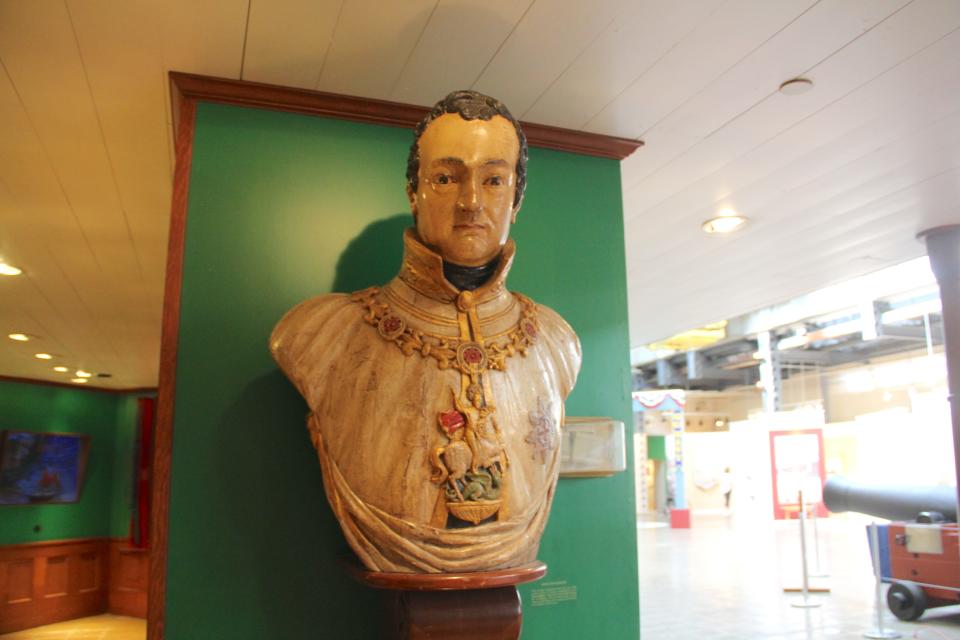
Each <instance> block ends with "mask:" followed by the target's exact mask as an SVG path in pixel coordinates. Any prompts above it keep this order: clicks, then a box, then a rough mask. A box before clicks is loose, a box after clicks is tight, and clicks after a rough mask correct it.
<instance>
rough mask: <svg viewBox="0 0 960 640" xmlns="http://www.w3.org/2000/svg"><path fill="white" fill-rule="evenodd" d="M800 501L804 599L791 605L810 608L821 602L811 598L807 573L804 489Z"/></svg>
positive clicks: (800, 494)
mask: <svg viewBox="0 0 960 640" xmlns="http://www.w3.org/2000/svg"><path fill="white" fill-rule="evenodd" d="M799 501H800V561H801V562H802V563H803V600H802V601H801V602H791V603H790V606H791V607H799V608H804V609H809V608H812V607H819V606H820V603H819V602H813V601H812V600H810V575H809V574H808V573H807V532H806V523H807V504H806V502H805V501H804V499H803V491H802V490H801V491H800V493H799Z"/></svg>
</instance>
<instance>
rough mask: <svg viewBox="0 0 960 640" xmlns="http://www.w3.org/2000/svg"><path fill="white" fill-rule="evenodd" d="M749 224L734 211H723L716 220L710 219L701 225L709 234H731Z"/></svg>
mask: <svg viewBox="0 0 960 640" xmlns="http://www.w3.org/2000/svg"><path fill="white" fill-rule="evenodd" d="M746 223H747V219H746V218H744V217H743V216H741V215H738V214H737V212H736V211H734V210H733V209H723V210H721V211H720V214H719V215H718V216H717V217H715V218H710V219H709V220H707V221H706V222H704V223H703V225H701V228H702V229H703V230H704V231H706V232H707V233H730V232H731V231H736V230H737V229H739V228H740V227H742V226H743V225H745V224H746Z"/></svg>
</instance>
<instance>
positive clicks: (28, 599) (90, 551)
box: [0, 538, 108, 633]
mask: <svg viewBox="0 0 960 640" xmlns="http://www.w3.org/2000/svg"><path fill="white" fill-rule="evenodd" d="M107 551H108V548H107V541H106V540H105V539H103V538H85V539H77V540H54V541H50V542H34V543H27V544H17V545H8V546H5V547H0V633H10V632H13V631H18V630H21V629H28V628H31V627H36V626H39V625H44V624H51V623H53V622H59V621H62V620H71V619H73V618H81V617H84V616H90V615H96V614H98V613H103V612H104V611H106V607H107V588H106V582H105V576H106V575H107V571H108V567H107V560H108V558H107Z"/></svg>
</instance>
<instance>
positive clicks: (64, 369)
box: [53, 367, 69, 373]
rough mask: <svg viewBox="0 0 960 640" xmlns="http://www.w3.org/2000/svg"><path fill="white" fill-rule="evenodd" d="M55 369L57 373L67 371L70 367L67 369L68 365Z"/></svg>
mask: <svg viewBox="0 0 960 640" xmlns="http://www.w3.org/2000/svg"><path fill="white" fill-rule="evenodd" d="M53 370H54V371H56V372H57V373H66V372H67V371H69V369H67V368H66V367H54V368H53Z"/></svg>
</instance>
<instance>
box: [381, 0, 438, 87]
mask: <svg viewBox="0 0 960 640" xmlns="http://www.w3.org/2000/svg"><path fill="white" fill-rule="evenodd" d="M439 6H440V0H437V1H436V2H434V3H433V9H431V10H430V15H429V16H427V20H426V22H424V23H423V28H422V29H420V34H419V35H418V36H417V40H416V42H414V43H413V46H412V47H410V51H409V52H408V53H407V57H406V59H405V60H404V61H403V66H401V67H400V71H399V72H398V73H397V77H396V78H394V79H393V82H392V83H391V84H390V90H389V91H387V99H388V100H391V99H393V93H394V91H396V90H397V85H398V84H400V78H402V77H403V72H404V71H406V70H407V65H409V64H410V60H412V59H413V54H414V53H415V52H416V50H417V47H419V46H420V41H421V40H423V34H425V33H426V32H427V27H429V26H430V21H431V20H433V14H435V13H436V12H437V7H439Z"/></svg>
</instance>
